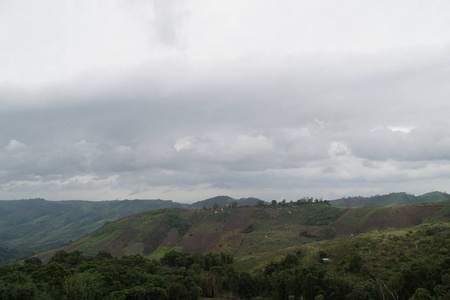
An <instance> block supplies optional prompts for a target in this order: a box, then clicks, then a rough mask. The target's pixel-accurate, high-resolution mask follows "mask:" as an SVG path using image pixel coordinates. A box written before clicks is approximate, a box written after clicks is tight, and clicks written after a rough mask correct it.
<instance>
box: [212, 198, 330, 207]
mask: <svg viewBox="0 0 450 300" xmlns="http://www.w3.org/2000/svg"><path fill="white" fill-rule="evenodd" d="M311 204H326V205H331V204H330V201H328V200H322V199H314V198H310V197H303V198H300V199H298V200H296V201H292V200H291V201H289V202H288V201H286V199H283V200H281V201H279V202H277V200H272V201H270V203H267V202H265V201H263V200H258V201H256V203H255V205H254V206H257V207H284V206H301V205H311ZM237 206H238V202H236V201H233V202H231V203H230V204H227V205H224V207H230V208H236V207H237ZM219 207H220V205H219V204H217V203H214V205H213V206H212V209H218V208H219ZM203 209H204V210H206V209H207V207H206V206H203Z"/></svg>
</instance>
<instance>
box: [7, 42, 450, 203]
mask: <svg viewBox="0 0 450 300" xmlns="http://www.w3.org/2000/svg"><path fill="white" fill-rule="evenodd" d="M395 57H396V59H398V61H396V60H393V59H392V58H393V56H392V55H390V54H389V53H387V54H380V55H378V56H367V57H361V58H360V59H359V62H358V63H356V64H355V63H354V62H353V61H352V60H351V59H347V58H343V59H341V60H340V61H339V62H338V63H336V62H333V63H329V64H323V63H319V62H318V61H316V62H314V61H308V62H307V61H305V60H294V61H290V62H289V63H283V62H282V61H279V62H276V61H273V62H271V63H270V64H266V63H264V64H263V63H262V62H260V61H258V59H255V60H251V59H250V60H249V61H247V62H246V61H244V62H243V61H242V60H238V61H235V62H233V63H230V64H228V65H227V66H217V69H220V70H222V72H214V70H213V69H214V68H212V69H211V71H205V70H196V69H194V68H192V67H190V66H188V65H185V64H183V63H179V62H171V64H172V66H173V68H169V69H166V70H165V71H164V72H160V71H159V70H158V68H155V65H152V64H151V63H149V65H147V67H141V68H139V69H129V70H128V71H126V72H122V74H121V75H114V76H103V74H92V75H90V77H87V78H85V79H78V80H74V81H68V82H66V83H61V84H53V85H48V86H46V87H43V88H41V89H37V90H35V91H34V92H28V93H24V92H23V91H21V90H20V89H14V88H7V87H3V88H1V89H0V95H1V97H2V100H1V101H2V102H3V103H5V105H2V108H1V109H0V126H1V128H2V133H1V134H0V164H1V166H2V170H1V172H0V187H1V193H0V196H1V198H4V199H5V198H20V197H25V198H29V197H34V196H42V197H46V198H49V199H56V198H58V197H60V198H63V199H70V198H72V199H73V198H83V197H84V198H87V199H93V200H95V199H111V198H128V197H146V198H156V197H160V198H169V197H178V198H177V199H174V200H179V201H187V200H194V199H202V198H205V197H208V196H213V195H215V193H217V192H221V193H228V194H231V195H236V196H237V197H239V196H240V197H245V196H259V197H265V198H266V199H272V198H276V199H279V198H283V197H290V198H295V197H302V196H305V195H312V196H316V197H324V198H327V197H333V196H336V197H337V196H344V195H349V194H355V193H360V194H370V193H382V192H390V191H400V190H405V191H408V192H416V193H422V192H427V191H429V190H433V189H440V190H445V187H446V186H447V184H448V181H447V179H446V178H450V177H449V175H450V164H449V161H450V157H449V154H448V153H450V135H449V133H448V130H447V129H448V128H449V127H450V124H449V122H450V121H449V120H448V117H447V111H448V110H449V108H450V107H449V105H450V104H449V103H448V101H447V99H448V96H449V93H450V89H449V87H448V84H447V83H448V78H449V75H450V69H449V65H448V60H447V59H446V58H448V49H447V50H445V51H442V52H440V53H435V54H434V56H432V57H426V58H425V57H424V56H420V55H419V56H416V57H415V59H410V58H408V59H401V58H398V56H395ZM233 193H234V194H233ZM239 193H241V194H239ZM242 193H246V194H242ZM237 194H239V195H237Z"/></svg>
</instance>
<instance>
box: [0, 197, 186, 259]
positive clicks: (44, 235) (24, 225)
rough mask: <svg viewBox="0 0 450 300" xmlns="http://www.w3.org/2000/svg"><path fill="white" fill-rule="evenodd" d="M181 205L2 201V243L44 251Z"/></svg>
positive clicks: (171, 203)
mask: <svg viewBox="0 0 450 300" xmlns="http://www.w3.org/2000/svg"><path fill="white" fill-rule="evenodd" d="M165 207H182V204H179V203H175V202H172V201H163V200H130V201H128V200H125V201H101V202H94V201H46V200H44V199H29V200H13V201H0V241H1V243H2V244H3V245H6V246H12V247H22V248H28V249H30V250H33V251H42V250H47V249H51V248H54V247H57V246H60V245H61V244H63V243H68V242H70V241H71V240H74V239H77V238H79V237H80V236H83V235H85V234H87V233H90V232H92V231H94V230H95V229H97V228H99V227H101V226H102V225H103V224H105V223H106V222H108V221H113V220H117V219H120V218H123V217H125V216H128V215H131V214H133V213H136V212H139V211H144V210H149V209H158V208H165Z"/></svg>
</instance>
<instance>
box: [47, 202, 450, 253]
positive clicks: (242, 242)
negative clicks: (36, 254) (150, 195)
mask: <svg viewBox="0 0 450 300" xmlns="http://www.w3.org/2000/svg"><path fill="white" fill-rule="evenodd" d="M448 219H450V201H446V202H436V203H428V204H416V205H408V206H392V207H362V208H339V207H332V206H330V205H327V204H326V203H324V202H316V203H301V202H299V203H284V204H282V203H279V204H278V205H263V206H252V207H247V206H244V207H232V206H227V207H220V208H217V209H206V210H205V209H202V210H190V209H181V208H175V209H159V210H152V211H145V212H141V213H137V214H134V215H131V216H128V217H125V218H123V219H120V220H117V221H114V222H110V223H108V224H106V225H104V226H103V227H102V228H100V229H98V230H96V231H94V232H93V233H91V234H89V235H86V236H85V237H83V238H81V239H79V240H78V241H76V242H74V243H71V244H69V245H67V246H64V247H61V248H58V249H54V250H52V251H49V252H47V253H44V254H42V255H41V258H42V259H43V260H46V259H49V258H50V257H51V256H52V255H53V254H54V253H55V252H56V251H58V250H64V251H67V252H70V251H75V250H77V251H80V252H82V253H86V254H87V255H95V254H97V253H98V252H100V251H107V252H109V253H111V254H112V255H113V256H122V255H133V254H141V255H144V256H146V257H154V258H158V257H161V256H162V255H164V253H166V252H168V251H170V250H172V249H177V250H183V251H187V252H202V253H206V252H210V251H225V252H229V253H232V254H234V255H235V256H237V257H241V256H247V255H254V254H256V253H264V252H269V251H275V250H280V249H285V248H288V247H292V246H295V245H299V244H303V243H310V242H313V241H318V240H323V239H330V238H334V237H345V236H350V235H354V234H359V233H363V232H370V231H373V230H383V229H387V228H407V227H411V226H416V225H419V224H422V223H423V222H437V221H441V220H448Z"/></svg>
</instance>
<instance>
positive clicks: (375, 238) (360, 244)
mask: <svg viewBox="0 0 450 300" xmlns="http://www.w3.org/2000/svg"><path fill="white" fill-rule="evenodd" d="M449 244H450V222H448V221H447V222H439V223H436V224H428V223H427V224H421V225H419V226H415V227H410V228H405V229H388V230H385V231H373V232H369V233H364V234H360V235H358V236H354V237H344V238H336V239H333V240H327V241H320V242H315V243H310V244H304V245H297V246H294V247H290V248H286V249H281V250H277V251H272V252H267V253H261V254H257V255H252V256H244V257H241V258H237V259H236V260H235V262H234V269H235V270H236V271H238V272H249V273H257V272H261V271H262V270H263V269H264V267H265V266H266V265H267V264H269V263H270V262H277V261H281V260H282V258H283V257H284V256H285V255H286V254H289V253H301V255H302V261H303V262H305V263H313V262H318V261H319V259H318V258H319V252H323V253H325V254H326V257H327V258H329V259H330V263H329V265H328V264H327V266H328V268H329V269H333V270H335V271H336V270H337V271H339V270H341V269H345V268H346V267H348V266H347V265H348V264H349V263H350V262H351V260H352V258H353V257H355V255H357V256H360V257H361V258H362V263H361V264H362V265H363V266H365V268H367V270H366V271H369V272H377V273H380V276H383V277H385V276H388V275H389V270H390V269H396V268H398V266H399V265H400V264H401V263H403V262H405V261H406V260H408V259H409V258H411V257H414V258H415V259H419V258H425V257H427V258H428V259H429V260H430V261H432V260H433V257H443V256H444V257H445V256H447V255H448V249H447V248H448V245H449ZM383 272H385V273H386V274H381V273H383Z"/></svg>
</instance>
